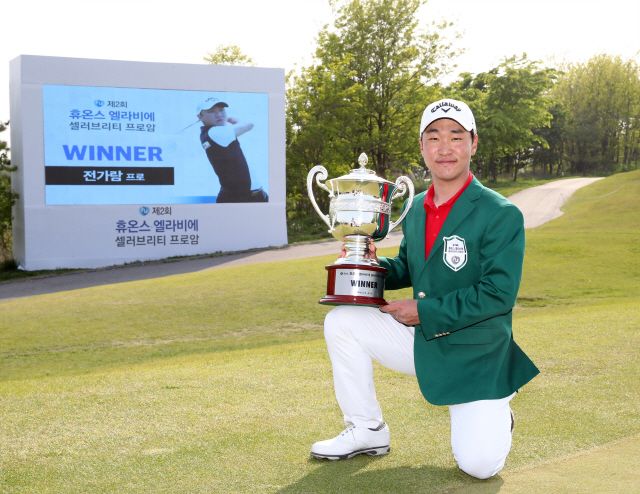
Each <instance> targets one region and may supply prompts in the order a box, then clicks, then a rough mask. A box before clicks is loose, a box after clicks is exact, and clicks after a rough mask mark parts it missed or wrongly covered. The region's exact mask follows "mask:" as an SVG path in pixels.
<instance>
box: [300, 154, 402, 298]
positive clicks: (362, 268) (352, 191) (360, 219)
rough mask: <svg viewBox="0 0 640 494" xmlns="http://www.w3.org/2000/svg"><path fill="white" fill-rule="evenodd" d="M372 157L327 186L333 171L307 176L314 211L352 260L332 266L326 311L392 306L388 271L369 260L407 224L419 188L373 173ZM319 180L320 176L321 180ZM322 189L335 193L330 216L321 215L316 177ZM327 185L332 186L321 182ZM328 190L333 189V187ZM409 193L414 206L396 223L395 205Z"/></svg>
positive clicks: (321, 170)
mask: <svg viewBox="0 0 640 494" xmlns="http://www.w3.org/2000/svg"><path fill="white" fill-rule="evenodd" d="M367 161H368V160H367V155H366V154H364V153H362V154H361V155H360V158H359V159H358V163H359V164H360V168H358V169H353V170H351V171H350V173H349V174H348V175H343V176H342V177H339V178H334V179H331V180H327V170H326V169H325V168H324V167H323V166H320V165H318V166H314V167H313V168H312V169H311V171H309V175H308V176H307V191H308V193H309V199H311V203H312V204H313V207H314V208H315V210H316V211H317V212H318V214H319V215H320V217H321V218H322V219H323V220H324V222H325V223H326V224H327V226H328V227H329V233H331V234H332V235H333V237H334V238H335V239H336V240H339V241H341V242H343V243H344V245H345V250H346V251H347V255H346V256H345V257H341V258H339V259H338V260H337V261H336V262H335V263H334V264H330V265H329V266H326V270H327V271H329V276H328V279H327V294H326V295H325V296H324V297H323V298H322V299H321V300H320V303H321V304H326V305H366V306H371V307H380V306H381V305H387V302H385V300H384V298H383V295H384V277H385V275H386V274H387V270H386V269H385V268H383V267H380V265H378V263H377V262H376V261H375V260H373V259H366V258H365V254H366V251H367V248H368V244H370V243H373V242H379V241H380V240H382V239H384V238H385V237H386V236H387V235H388V234H389V233H390V232H391V231H392V230H393V229H394V228H395V227H396V226H398V225H399V224H400V222H402V220H403V219H404V217H405V216H406V214H407V212H408V211H409V209H410V208H411V205H412V203H413V195H414V190H413V183H412V182H411V180H409V178H407V177H399V178H398V179H397V180H396V181H395V183H394V182H389V181H387V180H384V179H383V178H380V177H378V176H376V174H375V173H374V171H373V170H368V169H367V168H366V165H367ZM316 174H317V176H316ZM314 176H316V184H317V185H318V187H320V188H321V189H324V190H326V191H327V192H328V193H329V197H330V198H331V200H330V205H329V214H328V215H326V214H324V213H322V211H320V208H319V207H318V204H317V203H316V200H315V198H314V196H313V190H312V185H313V177H314ZM320 180H326V184H323V183H321V182H320ZM327 184H328V187H327ZM407 189H409V198H408V201H409V202H408V204H407V207H406V208H405V210H404V211H403V213H402V215H401V216H400V218H399V219H398V221H395V222H392V221H391V202H392V201H393V200H394V199H397V198H398V197H402V196H404V194H405V193H406V191H407Z"/></svg>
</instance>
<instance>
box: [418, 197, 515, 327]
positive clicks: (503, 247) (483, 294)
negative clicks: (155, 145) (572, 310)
mask: <svg viewBox="0 0 640 494" xmlns="http://www.w3.org/2000/svg"><path fill="white" fill-rule="evenodd" d="M524 248H525V233H524V219H523V217H522V213H521V212H520V210H519V209H518V208H517V207H516V206H514V205H513V204H505V205H503V206H501V207H500V208H499V210H498V211H497V212H496V214H495V215H494V216H493V218H492V219H491V220H490V221H489V223H488V225H487V228H486V229H485V231H484V234H483V238H482V241H481V244H480V273H481V274H480V277H479V280H478V282H477V283H474V284H472V285H470V286H468V287H465V288H461V289H458V290H454V291H451V292H449V293H446V294H444V295H443V296H440V297H431V298H423V299H419V300H418V314H419V316H420V326H421V328H422V331H423V333H424V336H425V337H426V338H427V339H431V338H432V337H434V336H435V335H436V333H440V334H442V333H452V332H454V331H457V330H459V329H463V328H466V327H468V326H472V325H474V324H477V323H479V322H482V321H486V320H487V319H491V318H493V317H497V316H500V315H504V314H507V313H509V312H510V311H511V310H512V309H513V306H514V305H515V302H516V297H517V295H518V289H519V287H520V279H521V278H522V264H523V261H524Z"/></svg>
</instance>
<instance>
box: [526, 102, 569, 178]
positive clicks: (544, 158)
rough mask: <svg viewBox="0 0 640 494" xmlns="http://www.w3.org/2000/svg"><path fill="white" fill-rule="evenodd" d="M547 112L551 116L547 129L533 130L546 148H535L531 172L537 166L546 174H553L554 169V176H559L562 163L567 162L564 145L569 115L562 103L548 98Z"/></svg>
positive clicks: (565, 143)
mask: <svg viewBox="0 0 640 494" xmlns="http://www.w3.org/2000/svg"><path fill="white" fill-rule="evenodd" d="M547 111H548V112H549V113H550V114H551V124H550V125H549V126H548V127H541V128H539V129H535V130H534V133H535V134H536V135H539V136H540V137H542V139H544V141H545V142H546V143H547V146H537V147H536V148H535V149H534V151H533V163H532V164H533V171H534V172H535V168H536V166H537V165H540V166H541V167H542V170H543V173H544V174H546V173H547V172H546V168H547V167H548V168H549V171H548V174H549V175H551V174H553V167H554V166H555V167H556V174H558V175H559V174H560V171H561V170H562V165H563V163H564V162H565V161H566V160H567V153H566V145H567V139H568V132H569V130H568V129H569V125H570V123H571V113H570V112H569V110H567V109H566V108H565V106H564V105H563V104H562V102H560V101H558V100H555V99H552V98H550V100H549V106H548V107H547Z"/></svg>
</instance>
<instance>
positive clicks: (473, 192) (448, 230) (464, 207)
mask: <svg viewBox="0 0 640 494" xmlns="http://www.w3.org/2000/svg"><path fill="white" fill-rule="evenodd" d="M481 193H482V184H481V183H480V182H478V180H477V179H476V177H473V180H472V181H471V183H470V184H469V185H468V186H467V188H466V189H465V191H464V192H463V193H462V195H461V196H460V197H458V200H457V201H456V202H455V204H454V205H453V207H452V208H451V211H449V214H448V216H447V219H446V221H445V222H444V225H442V228H441V229H440V233H439V234H438V238H437V239H436V241H435V243H434V244H433V247H432V248H431V252H429V257H428V258H427V262H426V263H425V265H424V267H423V270H424V269H425V268H426V267H427V265H428V264H429V263H430V262H431V260H432V259H433V258H434V255H435V253H436V252H437V251H438V250H439V249H440V247H441V246H442V244H443V242H444V241H443V238H444V237H449V236H451V235H452V234H453V232H455V230H456V228H458V226H459V225H460V223H462V222H463V221H464V219H465V218H466V217H467V216H469V214H471V211H473V210H474V209H475V207H476V205H475V201H476V200H477V199H478V198H479V197H480V194H481ZM423 209H424V208H423ZM424 216H425V221H424V224H423V226H422V231H423V235H422V249H423V250H422V251H423V252H424V249H425V244H424V233H425V230H426V212H425V215H424Z"/></svg>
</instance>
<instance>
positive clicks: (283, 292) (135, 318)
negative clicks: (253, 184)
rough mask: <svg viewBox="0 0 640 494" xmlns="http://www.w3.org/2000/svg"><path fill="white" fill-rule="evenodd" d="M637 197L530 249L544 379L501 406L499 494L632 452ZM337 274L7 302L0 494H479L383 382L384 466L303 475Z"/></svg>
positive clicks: (411, 396)
mask: <svg viewBox="0 0 640 494" xmlns="http://www.w3.org/2000/svg"><path fill="white" fill-rule="evenodd" d="M638 181H640V172H631V173H626V174H618V175H614V176H611V177H609V178H607V179H605V180H601V181H598V182H596V183H594V184H592V185H590V186H588V187H585V188H584V189H581V190H579V191H578V192H577V193H576V194H575V196H574V197H575V198H573V199H572V200H571V201H570V202H569V208H570V211H571V218H572V220H573V221H571V219H570V218H569V216H568V215H566V214H565V215H564V216H562V217H560V218H558V219H557V220H554V221H552V222H551V223H549V224H547V225H546V226H545V227H544V228H542V229H538V230H536V231H533V232H532V231H528V232H527V255H526V261H525V271H524V276H523V283H522V287H521V291H520V295H519V298H518V304H517V307H516V309H515V311H514V334H515V338H516V340H517V341H518V343H519V344H520V345H521V346H522V347H523V348H524V349H525V351H527V353H528V354H529V355H530V356H531V357H532V358H533V360H534V361H535V362H536V364H537V365H538V366H539V368H540V369H541V371H542V373H541V375H540V376H538V377H537V378H536V379H534V380H533V381H532V382H531V383H530V384H528V385H527V386H525V388H523V390H522V392H521V393H520V394H519V395H518V397H517V398H516V399H515V400H514V402H513V409H514V412H515V414H516V434H515V436H514V445H513V449H512V452H511V454H510V456H509V459H508V462H507V466H506V469H505V470H504V471H503V473H502V474H501V475H500V477H499V478H498V479H497V481H500V482H504V487H503V488H506V487H507V486H508V485H509V479H510V478H512V476H513V478H516V474H515V473H517V472H520V473H522V472H528V471H533V469H535V468H537V467H541V466H544V465H550V464H552V463H553V461H554V460H555V459H558V458H564V457H566V456H567V455H571V454H578V453H580V452H584V451H588V450H591V449H592V448H597V447H600V446H602V445H606V444H609V443H611V442H613V441H620V440H622V439H624V438H629V437H632V436H637V435H638V434H639V433H640V417H639V415H640V412H639V411H640V392H639V388H638V382H639V378H640V365H638V357H639V354H640V351H639V350H638V348H640V346H639V344H640V331H639V330H640V322H639V321H640V256H639V255H638V254H640V215H638V213H637V211H638V208H639V207H640V182H638ZM620 187H621V188H620ZM616 189H619V190H617V191H616ZM614 191H615V192H614ZM612 192H613V193H612ZM611 193H612V194H611ZM392 251H393V250H387V251H386V252H385V253H386V254H387V255H389V254H391V253H392ZM334 257H335V256H328V257H326V258H314V259H303V260H296V261H288V262H278V263H268V264H261V265H249V266H242V267H233V268H221V269H217V270H212V271H206V272H201V273H193V274H188V275H179V276H172V277H167V278H162V279H156V280H147V281H138V282H132V283H123V284H119V285H110V286H103V287H95V288H89V289H84V290H77V291H73V292H64V293H58V294H51V295H42V296H37V297H31V298H28V299H18V300H11V301H6V302H0V314H1V315H2V318H1V319H0V321H1V322H0V337H1V338H2V339H1V340H0V341H2V343H1V345H0V417H2V420H0V492H3V493H4V492H7V493H14V492H16V493H17V492H20V493H22V492H37V493H46V492H51V493H60V492H64V493H73V492H105V493H107V492H108V493H119V492H122V493H125V492H154V493H155V492H172V493H173V492H180V493H182V492H184V493H195V492H198V493H200V492H203V493H204V492H247V493H249V492H257V493H262V492H266V493H303V492H304V493H325V492H326V493H334V492H347V493H348V492H354V493H359V492H376V493H378V492H380V493H387V492H388V493H398V492H403V493H404V492H407V493H412V492H416V493H417V492H453V491H451V489H460V488H463V489H466V488H470V489H472V490H470V491H465V492H480V491H475V490H473V489H476V487H477V488H478V489H479V488H480V486H481V485H483V486H488V485H489V484H486V483H484V484H483V483H481V482H480V483H479V482H477V481H474V480H473V479H471V478H470V477H468V476H467V475H465V474H463V473H462V472H460V471H459V470H458V469H457V468H456V466H455V463H454V460H453V458H452V457H451V447H450V444H449V419H448V411H447V408H446V407H435V406H431V405H429V404H428V403H426V402H425V401H424V399H423V398H422V396H421V395H420V392H419V390H418V387H417V384H416V382H415V379H414V378H410V377H408V376H403V375H400V374H397V373H395V372H392V371H389V370H386V369H384V368H382V367H380V366H376V369H375V372H376V384H377V392H378V398H379V399H380V401H381V404H382V406H383V409H384V411H385V420H386V421H387V422H388V423H389V424H390V427H391V430H392V431H393V434H392V454H391V455H389V456H387V457H383V458H370V457H366V458H364V457H357V458H355V459H353V460H350V461H348V462H335V463H334V462H327V461H318V460H314V459H311V458H310V457H309V455H308V453H309V448H310V446H311V444H312V443H313V442H315V441H317V440H319V439H323V438H328V437H331V436H333V435H335V434H337V432H339V431H340V429H341V415H340V411H339V409H338V407H337V404H336V403H335V397H334V394H333V387H332V379H331V367H330V363H329V360H328V357H327V355H326V348H325V346H324V342H323V340H322V339H321V338H322V329H321V328H322V320H323V318H324V314H326V312H327V311H328V309H327V308H326V307H323V306H320V305H318V304H317V303H316V301H317V300H318V299H319V298H320V297H321V296H322V295H323V294H324V289H325V283H326V271H325V270H324V269H323V266H324V265H325V264H328V263H330V262H333V261H334V260H335V259H334ZM407 295H408V291H406V290H404V291H400V292H387V294H386V296H387V298H389V299H400V298H405V297H406V296H407ZM514 472H515V473H514ZM520 473H517V475H519V474H520ZM495 481H496V480H494V482H495ZM455 492H458V490H456V491H455ZM460 492H462V491H460ZM483 492H484V491H483ZM487 492H497V491H496V490H492V491H487ZM518 492H520V491H518ZM530 492H535V491H530ZM543 492H546V491H543ZM583 492H584V491H583Z"/></svg>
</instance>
